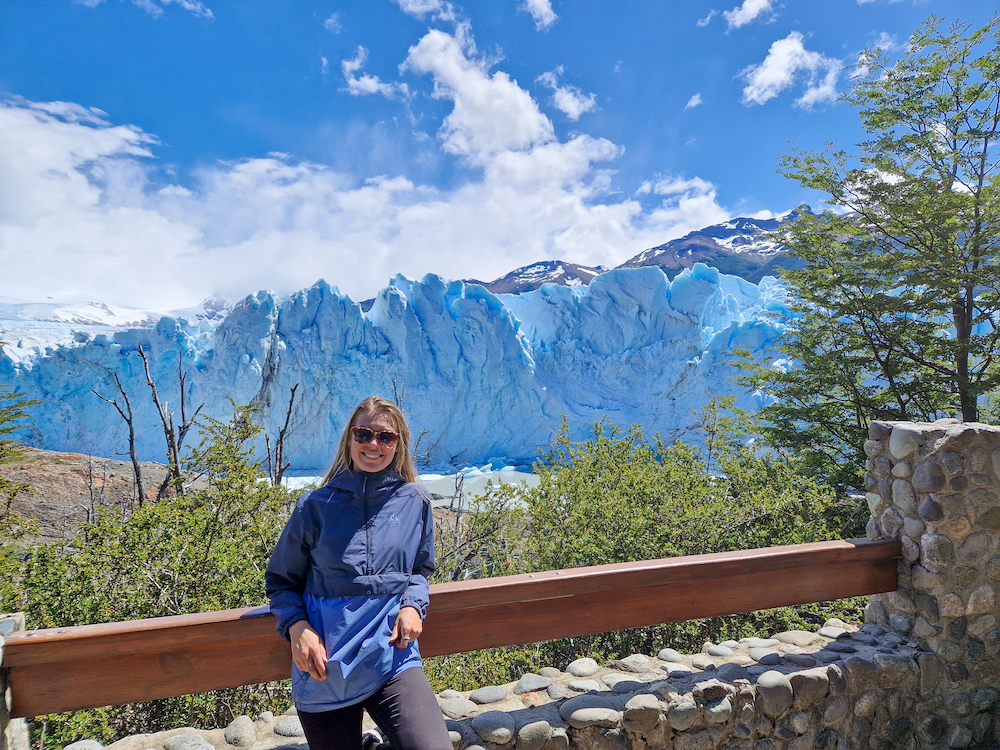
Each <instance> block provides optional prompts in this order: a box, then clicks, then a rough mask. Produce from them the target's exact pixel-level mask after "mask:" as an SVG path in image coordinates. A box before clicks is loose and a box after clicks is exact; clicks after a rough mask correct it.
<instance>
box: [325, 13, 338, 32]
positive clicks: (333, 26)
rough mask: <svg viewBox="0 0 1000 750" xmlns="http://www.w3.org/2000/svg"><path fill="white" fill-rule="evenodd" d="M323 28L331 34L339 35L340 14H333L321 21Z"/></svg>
mask: <svg viewBox="0 0 1000 750" xmlns="http://www.w3.org/2000/svg"><path fill="white" fill-rule="evenodd" d="M323 28H324V29H326V30H327V31H329V32H331V33H333V34H339V33H340V14H339V13H334V14H333V15H331V16H330V17H329V18H328V19H326V20H325V21H323Z"/></svg>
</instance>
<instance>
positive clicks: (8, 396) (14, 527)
mask: <svg viewBox="0 0 1000 750" xmlns="http://www.w3.org/2000/svg"><path fill="white" fill-rule="evenodd" d="M2 343H3V342H0V344H2ZM38 403H41V402H40V401H35V400H32V399H28V398H25V397H24V396H22V395H21V394H20V393H18V392H17V391H13V390H11V389H10V388H9V387H8V386H5V385H0V466H2V465H3V464H6V463H9V462H11V461H14V460H15V459H17V458H19V457H20V455H21V452H20V451H19V450H18V443H17V441H15V440H14V439H13V438H12V437H11V435H12V434H13V432H14V431H15V430H16V429H17V428H18V427H19V426H20V425H19V424H18V423H19V422H21V420H23V419H25V418H26V417H27V416H28V414H27V412H25V411H24V410H25V408H27V407H29V406H33V405H34V404H38ZM27 489H28V485H26V484H24V483H21V482H12V481H11V480H9V479H7V478H5V477H4V476H2V475H0V548H5V547H6V546H7V544H8V543H9V542H11V541H13V540H15V539H18V538H20V537H21V536H23V535H24V534H25V533H27V532H29V531H31V530H32V528H33V525H32V522H31V521H30V520H29V519H26V518H24V517H22V516H21V515H19V514H18V513H15V512H14V510H13V504H14V498H15V497H17V495H18V494H19V493H21V492H24V491H26V490H27Z"/></svg>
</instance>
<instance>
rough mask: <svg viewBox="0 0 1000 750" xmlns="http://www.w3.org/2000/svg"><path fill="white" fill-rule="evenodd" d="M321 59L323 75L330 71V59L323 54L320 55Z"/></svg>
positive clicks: (320, 71) (321, 72) (320, 70)
mask: <svg viewBox="0 0 1000 750" xmlns="http://www.w3.org/2000/svg"><path fill="white" fill-rule="evenodd" d="M319 60H320V63H321V66H320V69H319V74H320V75H321V76H325V75H326V74H327V73H329V72H330V61H329V60H327V59H326V58H325V57H323V55H320V56H319Z"/></svg>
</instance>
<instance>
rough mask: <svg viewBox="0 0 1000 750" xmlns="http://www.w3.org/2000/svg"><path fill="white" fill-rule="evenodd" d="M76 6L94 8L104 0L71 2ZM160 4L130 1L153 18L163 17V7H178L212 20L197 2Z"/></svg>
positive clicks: (148, 0)
mask: <svg viewBox="0 0 1000 750" xmlns="http://www.w3.org/2000/svg"><path fill="white" fill-rule="evenodd" d="M73 1H74V2H75V3H77V4H78V5H85V6H87V7H88V8H96V7H97V6H98V5H100V4H101V3H103V2H104V0H73ZM158 2H159V3H160V4H159V5H157V3H156V2H154V1H153V0H132V4H133V5H135V6H136V7H138V8H141V9H142V10H144V11H145V12H146V13H147V14H148V15H150V16H152V17H153V18H159V17H160V16H162V15H163V12H164V11H163V6H165V5H179V6H181V8H183V9H184V10H186V11H187V12H188V13H191V14H192V15H195V16H198V17H199V18H214V16H213V15H212V11H211V9H210V8H206V7H205V5H204V4H202V3H200V2H198V0H158Z"/></svg>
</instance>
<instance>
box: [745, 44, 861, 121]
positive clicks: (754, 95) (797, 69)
mask: <svg viewBox="0 0 1000 750" xmlns="http://www.w3.org/2000/svg"><path fill="white" fill-rule="evenodd" d="M841 69H842V63H841V61H840V60H836V59H834V58H832V57H826V56H825V55H822V54H820V53H819V52H810V51H809V50H807V49H806V48H805V44H804V38H803V36H802V34H800V33H799V32H798V31H793V32H792V33H790V34H789V35H788V36H787V37H785V38H784V39H779V40H778V41H776V42H774V43H773V44H772V45H771V48H770V49H769V50H768V51H767V57H765V58H764V61H763V62H762V63H759V64H757V65H751V66H749V67H748V68H745V69H744V70H742V71H741V72H740V76H741V77H742V78H743V79H744V80H745V81H746V82H747V85H746V86H745V87H744V89H743V103H744V104H747V105H750V104H764V103H765V102H767V101H770V100H771V99H773V98H774V97H776V96H778V94H780V93H781V92H782V91H784V90H785V89H787V88H790V87H791V86H793V85H795V83H796V82H797V81H801V80H804V81H805V85H806V90H805V92H804V93H803V94H802V96H800V97H799V98H798V99H796V100H795V103H796V105H798V106H800V107H805V108H806V109H809V108H811V107H813V106H814V105H816V104H820V103H822V102H832V101H834V100H836V98H837V78H838V77H839V76H840V71H841Z"/></svg>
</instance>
